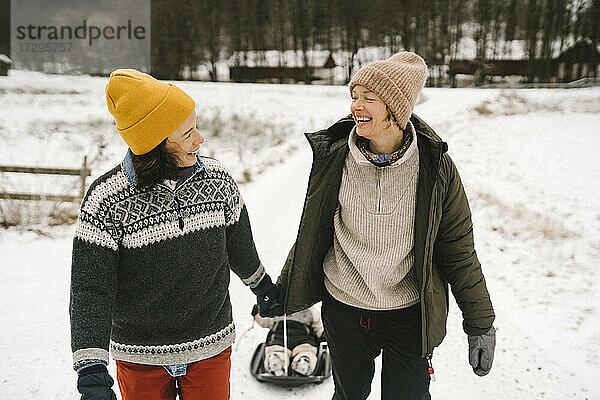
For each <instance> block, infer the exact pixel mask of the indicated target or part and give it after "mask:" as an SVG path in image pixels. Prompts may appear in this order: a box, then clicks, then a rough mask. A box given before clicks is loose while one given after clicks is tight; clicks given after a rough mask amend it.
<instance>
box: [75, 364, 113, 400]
mask: <svg viewBox="0 0 600 400" xmlns="http://www.w3.org/2000/svg"><path fill="white" fill-rule="evenodd" d="M114 383H115V381H113V379H112V378H111V377H110V375H109V374H108V371H107V369H106V366H105V365H102V364H96V365H92V366H90V367H86V368H84V369H82V370H81V371H79V378H77V390H79V393H81V400H117V396H116V395H115V392H113V390H112V389H111V387H112V385H113V384H114Z"/></svg>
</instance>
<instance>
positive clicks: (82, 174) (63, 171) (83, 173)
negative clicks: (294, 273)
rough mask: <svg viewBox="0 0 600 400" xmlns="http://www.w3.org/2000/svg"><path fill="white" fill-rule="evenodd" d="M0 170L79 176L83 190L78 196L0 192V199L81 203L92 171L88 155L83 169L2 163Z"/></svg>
mask: <svg viewBox="0 0 600 400" xmlns="http://www.w3.org/2000/svg"><path fill="white" fill-rule="evenodd" d="M0 172H16V173H21V174H45V175H68V176H79V182H80V184H81V190H80V192H79V195H78V196H68V195H52V194H28V193H7V192H0V199H12V200H49V201H66V202H73V203H79V202H81V200H82V199H83V196H84V195H85V178H87V177H88V176H90V173H91V172H90V170H89V169H88V168H87V157H84V158H83V165H82V166H81V169H68V168H36V167H16V166H8V165H0Z"/></svg>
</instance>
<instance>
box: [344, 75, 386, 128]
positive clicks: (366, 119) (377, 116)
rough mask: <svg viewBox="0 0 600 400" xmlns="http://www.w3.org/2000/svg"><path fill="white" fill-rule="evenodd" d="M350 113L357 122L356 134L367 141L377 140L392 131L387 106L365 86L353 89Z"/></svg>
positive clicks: (357, 86)
mask: <svg viewBox="0 0 600 400" xmlns="http://www.w3.org/2000/svg"><path fill="white" fill-rule="evenodd" d="M351 96H352V104H351V105H350V111H351V112H352V116H353V117H354V122H356V133H357V134H358V135H359V136H362V137H364V138H367V139H371V140H372V139H376V138H377V137H378V136H380V135H382V134H384V133H385V132H386V131H387V130H389V129H390V121H389V120H388V111H387V108H386V104H385V103H384V101H383V100H381V98H380V97H379V96H377V95H376V94H375V93H373V92H372V91H370V90H369V89H367V88H366V87H365V86H363V85H356V86H354V88H352V94H351Z"/></svg>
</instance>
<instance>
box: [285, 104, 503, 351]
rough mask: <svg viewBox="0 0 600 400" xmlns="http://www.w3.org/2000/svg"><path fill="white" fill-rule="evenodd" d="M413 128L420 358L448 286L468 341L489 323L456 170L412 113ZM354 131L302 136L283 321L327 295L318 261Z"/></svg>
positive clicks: (435, 341)
mask: <svg viewBox="0 0 600 400" xmlns="http://www.w3.org/2000/svg"><path fill="white" fill-rule="evenodd" d="M411 122H412V123H413V125H414V127H415V131H416V132H417V135H418V139H417V145H418V150H419V178H418V186H417V204H416V213H415V233H414V235H415V237H414V243H415V265H414V268H415V271H416V276H417V284H418V287H419V288H420V297H421V317H422V321H423V322H422V338H423V339H422V356H425V355H426V354H428V353H430V352H431V351H432V350H433V348H434V347H436V346H437V345H439V344H440V343H441V342H442V340H443V339H444V336H445V335H446V319H447V315H448V284H450V288H451V289H452V293H453V295H454V297H455V299H456V301H457V303H458V306H459V307H460V309H461V311H462V314H463V329H464V331H465V332H466V333H467V334H470V335H480V334H483V333H485V332H487V331H488V330H489V329H490V327H491V326H492V323H493V321H494V317H495V316H494V310H493V308H492V303H491V301H490V296H489V293H488V291H487V288H486V284H485V278H484V277H483V274H482V272H481V265H480V264H479V260H478V259H477V254H476V253H475V249H474V245H473V225H472V222H471V211H470V209H469V204H468V201H467V197H466V195H465V192H464V189H463V186H462V183H461V181H460V177H459V175H458V171H457V170H456V167H455V165H454V163H453V162H452V160H451V159H450V156H448V154H446V151H447V150H448V146H447V144H446V143H445V142H443V141H442V140H441V139H440V138H439V137H438V136H437V135H436V133H435V132H434V131H433V129H431V127H429V125H427V124H426V123H425V122H424V121H423V120H421V119H420V118H419V117H417V116H416V115H415V114H413V115H412V116H411ZM353 126H354V121H353V119H352V118H351V117H346V118H343V119H341V120H339V121H338V122H336V123H335V124H333V125H332V126H331V127H329V128H327V129H325V130H322V131H319V132H314V133H307V134H306V138H307V139H308V141H309V143H310V145H311V147H312V150H313V164H312V169H311V172H310V176H309V181H308V190H307V193H306V199H305V202H304V209H303V212H302V218H301V220H300V227H299V230H298V237H297V239H296V243H295V244H294V246H293V247H292V249H291V250H290V253H289V255H288V258H287V260H286V263H285V265H284V267H283V269H282V271H281V275H280V276H279V279H278V282H277V284H278V285H279V286H280V287H281V288H282V289H283V291H284V295H285V310H286V313H287V314H291V313H293V312H296V311H299V310H303V309H306V308H308V307H310V306H311V305H313V304H315V303H317V302H319V301H321V298H322V296H321V294H322V293H323V291H324V290H325V285H324V272H323V259H324V258H325V254H326V253H327V251H328V250H329V248H330V247H331V246H332V245H333V230H334V228H333V215H334V212H335V210H336V208H337V205H338V194H339V189H340V183H341V179H342V169H343V166H344V162H345V159H346V155H347V154H348V136H349V134H350V131H351V129H352V128H353Z"/></svg>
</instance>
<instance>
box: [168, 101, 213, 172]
mask: <svg viewBox="0 0 600 400" xmlns="http://www.w3.org/2000/svg"><path fill="white" fill-rule="evenodd" d="M202 143H204V137H203V136H202V135H201V134H200V132H198V129H196V112H195V111H193V112H192V113H191V114H190V116H189V117H188V118H187V119H186V120H185V121H184V122H183V123H182V124H181V125H179V127H177V129H175V130H174V131H173V133H171V134H170V135H169V137H168V138H167V142H166V143H165V149H166V150H167V151H168V152H169V153H171V154H173V155H174V156H175V158H177V164H178V166H179V167H191V166H192V165H194V164H195V163H196V155H197V154H198V150H199V149H200V145H201V144H202Z"/></svg>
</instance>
